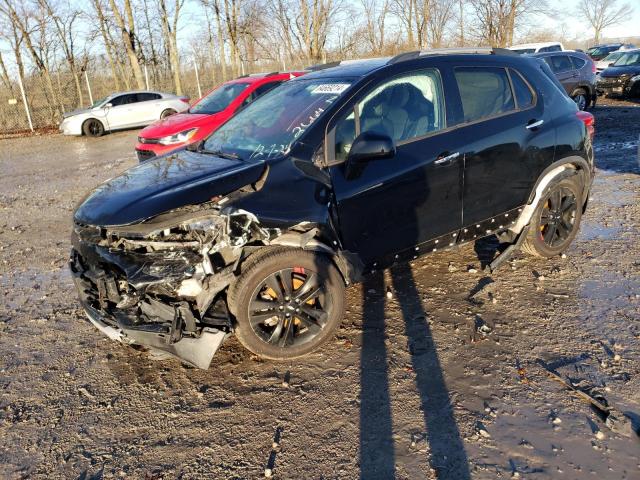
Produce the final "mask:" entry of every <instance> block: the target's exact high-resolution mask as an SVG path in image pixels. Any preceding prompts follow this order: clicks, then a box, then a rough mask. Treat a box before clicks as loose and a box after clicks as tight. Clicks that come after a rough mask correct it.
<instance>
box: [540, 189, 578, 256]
mask: <svg viewBox="0 0 640 480" xmlns="http://www.w3.org/2000/svg"><path fill="white" fill-rule="evenodd" d="M577 208H578V202H577V201H576V197H575V195H574V194H573V192H572V191H571V190H569V189H568V188H558V189H556V190H554V191H553V192H552V193H551V195H550V196H549V198H548V199H547V201H546V202H545V204H544V206H543V208H542V212H541V213H540V222H539V226H540V233H539V235H540V238H541V239H542V241H544V243H545V244H546V245H548V246H549V247H551V248H556V247H558V246H560V245H562V244H563V243H564V242H566V240H567V238H569V236H570V235H571V233H572V232H573V228H574V224H575V220H576V211H577Z"/></svg>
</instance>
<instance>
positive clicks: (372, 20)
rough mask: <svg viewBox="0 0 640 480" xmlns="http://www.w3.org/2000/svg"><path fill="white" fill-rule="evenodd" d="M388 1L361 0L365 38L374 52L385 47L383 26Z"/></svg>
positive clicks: (386, 14) (387, 12)
mask: <svg viewBox="0 0 640 480" xmlns="http://www.w3.org/2000/svg"><path fill="white" fill-rule="evenodd" d="M389 1H390V0H382V1H381V2H380V1H378V0H361V2H362V9H363V10H364V14H365V22H366V25H365V30H364V34H365V39H366V41H367V43H368V45H369V48H370V49H371V51H372V52H374V53H382V52H383V51H384V48H385V40H386V37H385V33H386V31H385V27H386V22H387V20H388V14H389Z"/></svg>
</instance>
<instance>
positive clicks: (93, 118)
mask: <svg viewBox="0 0 640 480" xmlns="http://www.w3.org/2000/svg"><path fill="white" fill-rule="evenodd" d="M91 120H95V121H96V122H100V124H101V125H102V128H103V129H104V131H105V132H107V131H109V127H108V125H107V124H106V122H104V121H103V120H100V119H99V118H97V117H88V118H85V119H84V120H83V121H82V123H81V124H80V132H81V135H82V136H85V135H86V134H85V133H84V126H85V125H86V124H87V122H90V121H91Z"/></svg>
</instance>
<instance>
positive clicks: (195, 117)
mask: <svg viewBox="0 0 640 480" xmlns="http://www.w3.org/2000/svg"><path fill="white" fill-rule="evenodd" d="M303 74H304V72H287V73H277V72H276V73H267V74H254V75H247V76H244V77H240V78H236V79H235V80H230V81H228V82H225V83H223V84H222V85H220V86H219V87H217V88H215V89H213V90H212V91H210V92H209V93H208V94H207V95H205V96H204V97H202V98H201V99H200V100H198V101H197V102H196V103H195V104H194V105H193V106H192V107H191V108H189V110H187V111H186V112H184V113H177V114H174V115H171V116H169V117H166V118H164V119H162V120H159V121H157V122H155V123H153V124H151V125H149V126H148V127H146V128H144V129H143V130H142V131H141V132H140V135H139V136H138V143H137V144H136V154H137V155H138V160H140V161H141V162H143V161H145V160H149V159H151V158H154V157H156V156H160V155H165V154H167V153H170V152H173V151H175V150H178V149H180V148H182V147H185V146H187V145H189V144H192V143H196V142H198V141H200V140H203V139H204V138H207V137H208V136H209V135H210V134H211V133H213V132H214V131H215V130H217V129H218V128H219V127H220V125H222V124H223V123H224V122H226V121H227V120H229V118H231V117H232V116H233V115H234V114H235V113H236V111H238V109H240V108H241V107H244V106H245V105H248V104H249V103H251V102H252V101H254V100H255V99H256V98H258V97H259V96H261V95H263V94H264V93H266V92H268V91H269V90H271V89H272V88H274V87H277V86H278V85H280V84H281V83H282V82H286V81H287V80H290V79H292V78H295V77H299V76H300V75H303Z"/></svg>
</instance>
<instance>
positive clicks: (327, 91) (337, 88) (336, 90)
mask: <svg viewBox="0 0 640 480" xmlns="http://www.w3.org/2000/svg"><path fill="white" fill-rule="evenodd" d="M347 88H349V84H348V83H324V84H321V85H318V86H317V87H315V88H314V89H313V90H311V93H312V94H313V95H340V94H341V93H342V92H344V91H345V90H346V89H347Z"/></svg>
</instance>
